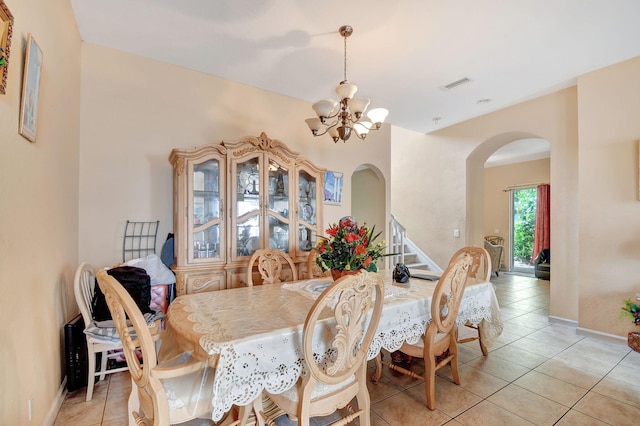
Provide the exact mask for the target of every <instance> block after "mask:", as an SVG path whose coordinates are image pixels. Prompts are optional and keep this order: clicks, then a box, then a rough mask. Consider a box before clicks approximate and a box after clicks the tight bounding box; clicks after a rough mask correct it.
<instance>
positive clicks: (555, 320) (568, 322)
mask: <svg viewBox="0 0 640 426" xmlns="http://www.w3.org/2000/svg"><path fill="white" fill-rule="evenodd" d="M549 322H550V323H551V324H559V325H565V326H567V327H573V328H576V329H577V328H578V321H575V320H570V319H567V318H562V317H554V316H553V315H549Z"/></svg>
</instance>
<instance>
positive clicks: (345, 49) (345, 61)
mask: <svg viewBox="0 0 640 426" xmlns="http://www.w3.org/2000/svg"><path fill="white" fill-rule="evenodd" d="M344 81H347V36H345V37H344Z"/></svg>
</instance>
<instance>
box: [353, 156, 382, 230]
mask: <svg viewBox="0 0 640 426" xmlns="http://www.w3.org/2000/svg"><path fill="white" fill-rule="evenodd" d="M386 199H387V194H386V182H385V178H384V176H383V174H382V173H381V172H380V170H379V169H378V168H377V167H376V166H373V165H369V164H363V165H360V166H358V167H357V168H356V169H355V171H354V172H353V174H352V175H351V215H352V216H353V217H354V218H356V220H357V221H358V222H359V223H367V225H369V226H370V227H372V226H374V225H375V227H376V233H377V232H379V231H382V234H381V236H380V239H381V240H382V239H384V240H388V239H387V227H388V223H387V222H388V215H387V212H386Z"/></svg>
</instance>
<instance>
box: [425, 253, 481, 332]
mask: <svg viewBox="0 0 640 426" xmlns="http://www.w3.org/2000/svg"><path fill="white" fill-rule="evenodd" d="M472 264H473V257H472V256H471V255H469V254H464V255H462V257H459V258H455V259H453V261H452V262H451V263H449V266H447V269H446V270H445V271H444V272H443V273H442V276H441V277H440V279H439V280H438V284H437V285H436V289H435V291H434V292H433V299H432V300H431V323H430V324H429V325H428V326H427V334H428V335H431V336H433V338H435V335H436V334H437V333H445V334H446V333H450V332H451V331H452V330H453V328H454V325H455V323H456V319H457V317H458V309H460V302H461V300H462V296H463V294H464V287H465V285H466V283H467V278H468V277H469V271H470V270H471V266H472ZM429 328H435V330H434V331H435V332H433V333H429Z"/></svg>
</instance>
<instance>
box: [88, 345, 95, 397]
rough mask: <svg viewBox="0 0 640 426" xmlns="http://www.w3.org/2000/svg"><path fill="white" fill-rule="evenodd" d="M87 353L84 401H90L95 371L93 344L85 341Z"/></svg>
mask: <svg viewBox="0 0 640 426" xmlns="http://www.w3.org/2000/svg"><path fill="white" fill-rule="evenodd" d="M87 352H88V353H87V355H88V358H89V366H88V373H87V398H86V401H87V402H88V401H91V398H93V383H94V382H95V371H96V353H95V352H94V351H93V346H92V345H91V343H88V342H87Z"/></svg>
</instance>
